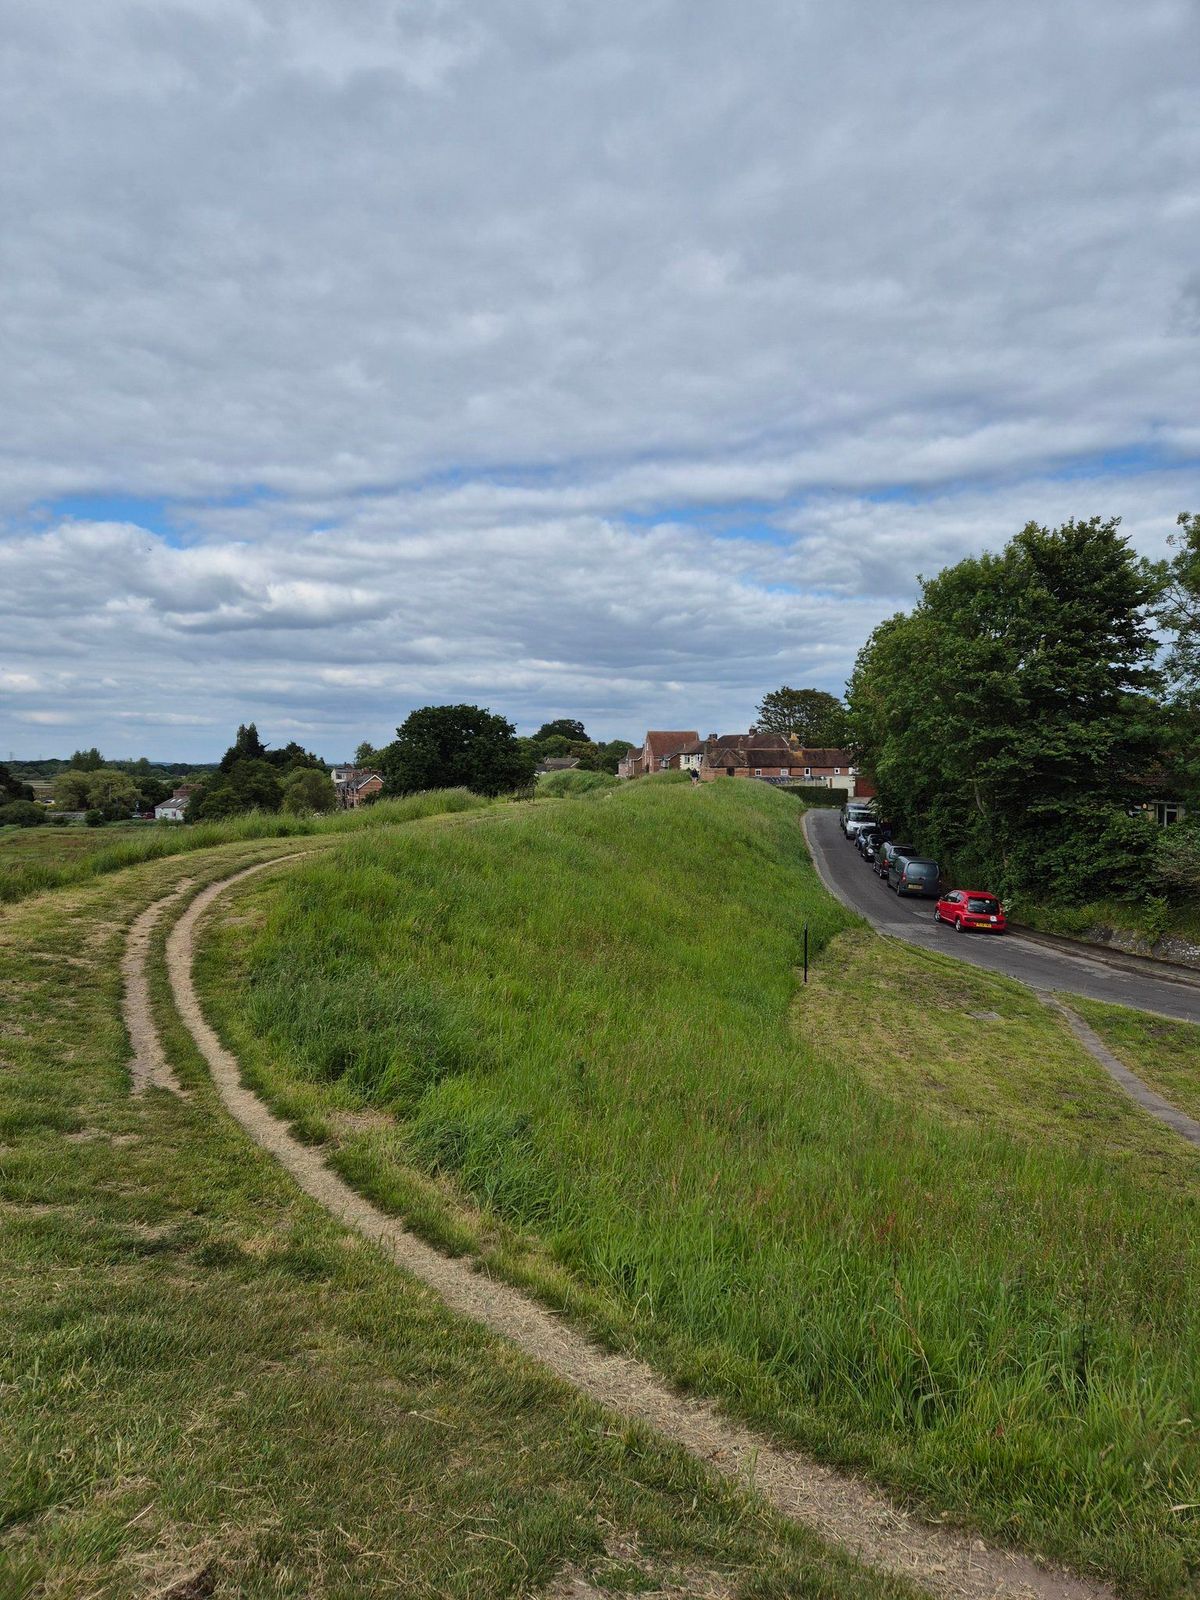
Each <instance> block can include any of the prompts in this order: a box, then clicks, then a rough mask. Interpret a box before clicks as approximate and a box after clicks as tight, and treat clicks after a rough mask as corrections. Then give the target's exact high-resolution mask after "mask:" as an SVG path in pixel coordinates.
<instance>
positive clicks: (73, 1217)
mask: <svg viewBox="0 0 1200 1600" xmlns="http://www.w3.org/2000/svg"><path fill="white" fill-rule="evenodd" d="M475 820H476V819H475V818H467V817H456V818H453V819H451V821H450V823H449V824H448V825H450V826H455V827H460V825H462V826H461V827H460V831H465V832H469V831H470V830H471V825H472V824H473V823H474V822H475ZM421 826H422V827H425V828H436V827H439V826H442V824H439V823H437V822H436V821H430V822H428V823H425V824H422V825H421ZM308 847H309V848H313V849H319V848H326V847H327V846H326V845H325V843H324V841H317V840H312V841H310V842H309V846H308ZM295 848H296V846H295V844H294V843H290V844H289V843H286V842H285V843H281V844H278V845H273V844H270V843H263V844H257V845H256V844H253V843H250V844H245V845H233V846H227V847H225V848H224V849H221V850H217V851H213V852H210V853H208V854H206V855H201V856H198V855H191V856H189V858H188V859H187V860H186V861H184V860H173V861H165V862H156V863H149V864H145V865H143V866H140V867H137V868H134V869H132V870H131V871H129V872H126V873H122V874H121V875H119V876H117V877H110V878H106V879H104V880H102V881H96V882H92V883H88V884H85V885H82V886H80V887H77V888H73V889H69V890H63V891H60V892H58V893H55V894H50V895H45V896H42V897H40V898H39V899H37V900H35V901H32V902H30V903H29V904H27V905H24V906H20V907H17V908H16V909H14V910H10V911H9V912H8V913H7V914H6V916H5V918H4V920H3V924H2V925H0V1304H2V1305H3V1307H4V1316H3V1326H2V1335H3V1336H2V1338H0V1595H3V1596H5V1597H6V1600H7V1597H9V1596H12V1597H14V1600H16V1597H17V1596H20V1597H21V1600H77V1597H79V1596H82V1595H94V1596H100V1595H103V1596H104V1597H105V1600H143V1597H145V1596H147V1595H160V1594H164V1593H167V1592H170V1593H175V1592H176V1591H175V1589H174V1587H173V1585H174V1584H175V1583H176V1582H177V1581H179V1580H181V1579H183V1578H185V1577H189V1576H190V1577H193V1578H195V1579H196V1581H195V1583H194V1584H193V1585H192V1586H190V1587H188V1588H187V1589H186V1592H187V1593H188V1594H194V1595H197V1596H198V1595H202V1594H203V1595H208V1594H211V1595H212V1596H213V1597H214V1600H221V1597H229V1600H232V1597H234V1596H237V1597H239V1600H243V1597H249V1600H253V1597H259V1600H266V1597H268V1596H269V1597H271V1600H279V1597H286V1596H296V1597H299V1596H306V1597H315V1596H320V1597H323V1600H351V1597H357V1596H362V1595H366V1594H370V1595H391V1594H397V1595H404V1596H414V1597H426V1600H434V1597H443V1600H444V1597H447V1596H451V1597H456V1600H480V1597H490V1596H499V1595H515V1594H525V1593H528V1592H530V1591H531V1590H532V1589H534V1588H537V1587H538V1586H540V1585H542V1584H544V1583H545V1582H547V1581H548V1580H549V1579H551V1578H552V1577H553V1576H554V1574H556V1573H562V1572H564V1571H566V1572H567V1573H570V1572H571V1571H578V1572H580V1573H581V1574H586V1575H588V1576H589V1577H590V1578H591V1579H592V1580H593V1581H594V1582H595V1583H597V1584H598V1585H603V1586H605V1587H606V1589H608V1590H610V1591H611V1592H613V1593H614V1594H626V1593H634V1592H640V1591H641V1590H644V1589H646V1588H648V1587H654V1586H656V1585H657V1584H658V1583H660V1582H662V1581H664V1580H665V1579H666V1578H668V1577H671V1576H676V1577H678V1576H679V1575H680V1574H681V1573H682V1574H684V1581H685V1584H686V1583H690V1587H691V1590H692V1591H693V1592H698V1593H708V1592H710V1590H709V1589H708V1587H707V1584H708V1583H709V1581H710V1580H712V1579H713V1578H714V1575H716V1576H717V1577H722V1576H726V1575H727V1589H726V1588H725V1587H723V1586H722V1587H721V1590H720V1592H727V1593H728V1594H729V1595H730V1596H733V1595H735V1594H736V1595H738V1596H744V1597H745V1600H785V1597H790V1596H793V1595H801V1596H809V1597H812V1600H832V1597H833V1596H837V1597H838V1600H842V1597H848V1600H888V1597H891V1600H902V1597H903V1595H904V1593H905V1591H904V1589H903V1587H902V1586H901V1585H898V1584H893V1583H885V1582H882V1581H880V1580H878V1579H876V1578H874V1577H872V1576H870V1575H864V1574H863V1573H861V1572H860V1571H859V1570H858V1569H856V1568H855V1567H854V1566H853V1564H851V1563H850V1562H848V1561H844V1560H840V1559H835V1558H833V1557H830V1556H828V1555H827V1554H826V1553H825V1552H824V1551H823V1550H822V1549H821V1548H820V1547H819V1546H818V1545H817V1544H816V1542H815V1541H814V1540H812V1539H810V1538H808V1537H806V1536H804V1535H802V1534H801V1533H799V1532H798V1531H797V1530H795V1529H793V1528H789V1527H786V1526H783V1525H781V1523H780V1522H779V1521H778V1520H777V1519H775V1518H773V1517H771V1516H769V1515H768V1514H767V1513H766V1512H764V1510H763V1509H762V1507H761V1506H759V1505H758V1504H757V1503H756V1502H754V1501H752V1500H749V1499H748V1498H747V1497H746V1496H744V1495H743V1494H741V1493H740V1492H738V1491H736V1490H734V1489H733V1488H732V1487H721V1486H714V1485H713V1484H712V1483H710V1481H709V1480H708V1478H707V1476H706V1474H705V1473H704V1472H703V1471H702V1470H701V1469H700V1467H699V1466H698V1465H697V1464H696V1463H694V1462H693V1461H691V1460H690V1459H689V1458H688V1457H686V1456H684V1455H682V1454H681V1453H680V1452H678V1451H675V1450H672V1449H667V1448H664V1447H661V1446H660V1445H659V1444H657V1443H656V1442H655V1441H654V1440H653V1438H651V1437H649V1436H648V1435H647V1434H646V1433H645V1432H644V1430H641V1429H637V1428H630V1429H622V1428H620V1427H618V1426H615V1425H614V1424H613V1423H612V1421H611V1419H609V1418H607V1417H606V1416H605V1414H603V1413H602V1412H600V1411H598V1410H597V1409H596V1408H595V1407H594V1406H591V1405H589V1404H585V1403H582V1402H580V1401H579V1400H578V1399H577V1398H576V1397H575V1396H574V1395H573V1394H572V1393H571V1392H570V1391H569V1390H568V1389H566V1388H565V1387H564V1386H563V1385H561V1384H559V1383H557V1382H555V1381H553V1380H551V1379H550V1378H548V1377H547V1376H546V1375H545V1374H544V1373H542V1372H540V1371H538V1370H537V1369H536V1368H534V1367H533V1366H532V1365H531V1364H530V1363H528V1362H526V1361H525V1360H523V1359H522V1358H520V1357H519V1356H517V1355H516V1354H515V1353H514V1352H513V1351H512V1349H511V1348H509V1347H508V1346H506V1345H505V1344H504V1343H503V1342H502V1341H499V1340H497V1339H494V1338H492V1337H491V1336H489V1335H487V1334H485V1333H484V1332H482V1331H480V1330H478V1329H476V1328H474V1327H472V1326H470V1325H467V1324H465V1323H463V1322H461V1321H459V1320H457V1319H455V1318H454V1317H452V1316H450V1315H449V1314H448V1313H446V1312H445V1311H444V1310H443V1309H442V1308H441V1306H440V1305H439V1304H438V1302H437V1301H436V1299H435V1298H434V1297H433V1296H432V1295H430V1294H428V1293H426V1292H425V1291H424V1290H423V1289H420V1288H418V1287H416V1286H415V1285H413V1284H412V1283H411V1282H410V1281H409V1280H408V1279H405V1278H403V1277H402V1276H401V1275H400V1274H398V1273H397V1272H396V1271H395V1270H394V1269H393V1268H391V1267H390V1266H388V1265H387V1264H386V1263H385V1262H384V1261H383V1259H382V1258H381V1257H380V1256H378V1255H377V1254H376V1253H375V1252H374V1251H373V1250H371V1249H369V1248H367V1247H365V1246H363V1245H361V1244H360V1242H359V1241H358V1240H357V1238H356V1237H354V1236H350V1235H348V1234H347V1233H346V1232H345V1231H344V1230H343V1229H342V1228H340V1227H339V1226H337V1225H336V1224H334V1223H333V1222H332V1221H331V1220H330V1219H329V1218H328V1217H327V1216H326V1215H325V1214H324V1212H322V1211H321V1210H320V1209H319V1208H318V1207H316V1206H315V1205H314V1204H312V1203H310V1202H309V1201H308V1200H307V1199H306V1198H305V1197H304V1196H302V1195H301V1194H300V1193H299V1192H298V1191H297V1190H296V1189H295V1187H294V1186H293V1184H292V1183H291V1181H290V1180H289V1179H288V1178H287V1177H286V1176H285V1175H283V1174H282V1173H281V1172H280V1171H279V1169H278V1168H277V1167H276V1166H275V1164H274V1163H273V1162H272V1161H271V1159H270V1158H268V1157H267V1156H265V1155H264V1154H262V1153H261V1152H259V1151H258V1150H257V1149H256V1148H255V1147H254V1146H252V1145H251V1144H250V1143H249V1141H248V1140H247V1139H246V1138H245V1136H244V1135H243V1134H242V1133H241V1131H240V1130H239V1129H238V1128H237V1127H236V1126H235V1125H234V1124H233V1123H232V1122H231V1121H230V1120H229V1119H228V1118H227V1117H226V1116H225V1115H224V1114H223V1112H222V1110H221V1108H220V1106H219V1104H218V1102H217V1100H216V1097H215V1095H214V1093H213V1091H212V1089H211V1086H210V1083H209V1079H208V1076H207V1073H206V1072H205V1070H204V1068H203V1064H202V1063H201V1062H200V1061H199V1060H198V1058H197V1057H195V1056H194V1054H193V1053H192V1051H191V1048H190V1045H189V1041H188V1039H187V1036H186V1035H184V1034H183V1033H182V1032H181V1031H180V1030H179V1028H178V1025H177V1024H175V1023H173V1022H172V1021H171V1013H170V1010H169V1006H168V1005H167V1004H166V1002H165V1001H164V998H163V988H162V983H161V979H160V980H159V981H158V996H157V1004H158V1006H159V1010H160V1015H161V1017H162V1019H163V1021H164V1024H165V1025H166V1028H167V1036H168V1040H169V1045H170V1050H171V1055H172V1059H173V1061H174V1062H175V1064H176V1065H177V1067H178V1070H179V1072H180V1075H181V1077H182V1078H183V1079H184V1082H185V1084H186V1086H187V1087H188V1089H189V1091H190V1098H189V1099H187V1100H186V1101H184V1100H179V1099H177V1098H175V1097H174V1096H171V1095H168V1094H163V1093H161V1092H159V1091H151V1092H150V1093H149V1094H148V1095H147V1096H146V1097H145V1098H144V1099H142V1100H136V1101H135V1100H131V1099H130V1096H129V1092H128V1078H127V1073H126V1060H127V1056H128V1045H127V1041H126V1038H125V1035H124V1031H123V1028H122V1026H121V1022H120V994H121V981H120V975H119V961H120V955H121V951H122V947H123V942H124V930H125V928H126V926H127V925H128V923H129V921H130V919H131V918H132V917H133V916H134V914H135V913H136V912H137V911H139V910H140V909H141V908H142V906H144V905H145V904H147V903H148V902H149V901H150V900H152V899H154V898H156V897H157V896H159V895H161V894H164V893H166V892H167V891H169V890H170V889H171V888H172V887H173V886H174V885H175V883H177V882H179V881H180V880H182V879H183V878H184V877H185V876H186V877H188V878H191V879H193V880H194V883H195V886H196V888H199V887H200V886H201V885H202V884H203V883H204V882H205V881H206V880H208V879H210V878H213V877H217V876H225V875H227V874H228V873H229V872H231V871H233V870H235V869H236V868H237V867H238V866H239V865H243V864H246V863H247V862H249V861H252V860H256V859H260V858H263V857H265V856H269V855H272V854H275V855H279V854H285V853H287V852H288V851H289V850H293V849H295ZM289 870H290V869H289ZM689 1573H691V1574H694V1578H693V1579H691V1580H689V1579H687V1576H686V1575H687V1574H689ZM200 1575H203V1576H200ZM183 1592H185V1591H184V1590H183V1589H180V1590H179V1593H181V1594H182V1593H183ZM712 1592H714V1593H715V1592H717V1589H715V1588H714V1590H713V1591H712Z"/></svg>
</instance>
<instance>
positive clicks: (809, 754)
mask: <svg viewBox="0 0 1200 1600" xmlns="http://www.w3.org/2000/svg"><path fill="white" fill-rule="evenodd" d="M793 759H794V761H796V762H797V763H799V765H800V766H802V767H841V769H842V771H843V772H844V771H845V770H846V768H847V767H848V766H850V764H851V763H850V752H849V750H805V749H803V748H801V749H799V750H797V751H796V754H795V756H794V758H793Z"/></svg>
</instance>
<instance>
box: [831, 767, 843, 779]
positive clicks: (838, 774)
mask: <svg viewBox="0 0 1200 1600" xmlns="http://www.w3.org/2000/svg"><path fill="white" fill-rule="evenodd" d="M833 775H834V777H835V778H840V777H841V775H842V769H841V767H834V769H833Z"/></svg>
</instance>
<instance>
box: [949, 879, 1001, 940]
mask: <svg viewBox="0 0 1200 1600" xmlns="http://www.w3.org/2000/svg"><path fill="white" fill-rule="evenodd" d="M933 920H934V921H935V922H948V923H949V924H950V926H951V927H952V928H953V929H954V931H955V933H968V932H970V930H971V929H972V928H977V929H978V930H979V931H980V932H981V933H1003V932H1004V930H1005V929H1006V928H1007V927H1008V923H1007V922H1006V921H1005V920H1004V908H1003V907H1002V906H1001V904H1000V902H999V900H997V899H996V896H995V895H994V894H988V893H987V891H986V890H985V889H947V891H946V893H945V894H944V895H943V896H942V898H941V899H940V900H939V901H938V903H937V905H936V906H934V908H933Z"/></svg>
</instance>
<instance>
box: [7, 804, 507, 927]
mask: <svg viewBox="0 0 1200 1600" xmlns="http://www.w3.org/2000/svg"><path fill="white" fill-rule="evenodd" d="M447 797H451V798H447ZM487 804H488V802H487V801H486V800H482V799H480V797H479V796H478V795H473V794H469V793H468V792H467V790H465V789H454V790H443V791H441V792H439V793H436V794H413V795H406V796H404V797H403V798H399V799H395V800H381V801H379V802H378V804H376V805H373V806H364V807H361V808H359V809H358V810H356V811H335V812H332V813H330V815H328V816H311V815H310V816H303V817H289V816H285V815H284V814H283V813H282V812H266V811H248V812H245V813H244V814H243V815H242V816H238V817H230V818H228V819H227V820H226V821H223V822H200V823H194V824H193V823H186V824H185V823H168V822H161V823H149V822H146V823H140V824H137V823H130V824H128V825H125V824H113V825H111V826H109V827H105V828H86V827H82V826H76V827H67V828H58V827H54V826H53V825H51V824H46V825H45V826H43V827H41V828H2V829H0V904H4V903H8V904H10V905H11V904H13V903H15V902H17V901H19V900H26V899H28V898H29V896H30V895H33V894H41V893H42V892H43V891H44V890H46V889H62V888H66V887H68V886H69V885H71V884H77V883H86V882H87V881H88V880H89V879H91V878H98V877H103V876H104V874H106V873H109V872H119V871H121V869H122V868H124V867H133V866H137V865H138V864H139V863H141V862H143V861H161V860H164V859H165V858H166V857H168V856H177V855H182V854H184V853H186V852H189V851H192V850H212V849H214V848H215V847H217V846H218V845H223V844H237V843H239V842H244V841H246V840H249V839H294V838H305V837H308V836H309V835H312V834H325V833H348V832H356V831H357V830H358V829H360V828H378V827H387V826H390V825H392V824H395V823H399V822H412V821H415V820H417V819H419V818H421V817H426V816H434V815H438V814H440V813H442V812H444V811H446V810H452V811H466V810H469V809H471V808H472V807H474V806H483V805H487Z"/></svg>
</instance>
